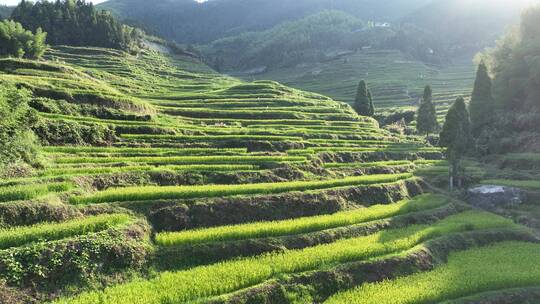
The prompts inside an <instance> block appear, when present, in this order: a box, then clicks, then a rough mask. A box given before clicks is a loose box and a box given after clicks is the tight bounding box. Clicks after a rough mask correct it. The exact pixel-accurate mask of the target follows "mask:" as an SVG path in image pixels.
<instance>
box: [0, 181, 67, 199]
mask: <svg viewBox="0 0 540 304" xmlns="http://www.w3.org/2000/svg"><path fill="white" fill-rule="evenodd" d="M73 187H74V186H73V184H71V183H67V182H63V183H52V184H37V185H35V184H31V185H21V186H10V187H3V188H0V202H8V201H18V200H29V199H34V198H38V197H40V196H44V195H47V194H49V193H51V192H64V191H68V190H70V189H72V188H73Z"/></svg>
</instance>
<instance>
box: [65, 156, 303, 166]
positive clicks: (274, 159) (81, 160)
mask: <svg viewBox="0 0 540 304" xmlns="http://www.w3.org/2000/svg"><path fill="white" fill-rule="evenodd" d="M305 160H306V158H304V157H300V156H177V157H63V158H58V159H56V160H55V162H56V163H58V164H95V163H98V164H107V163H123V162H126V163H129V162H134V163H146V164H155V165H160V164H177V165H182V164H266V163H279V162H301V161H305Z"/></svg>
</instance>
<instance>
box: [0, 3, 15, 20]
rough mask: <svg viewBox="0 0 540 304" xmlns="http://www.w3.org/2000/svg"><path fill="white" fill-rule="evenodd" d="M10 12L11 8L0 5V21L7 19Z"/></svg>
mask: <svg viewBox="0 0 540 304" xmlns="http://www.w3.org/2000/svg"><path fill="white" fill-rule="evenodd" d="M11 11H12V8H11V7H8V6H5V5H0V19H5V18H7V17H9V15H11Z"/></svg>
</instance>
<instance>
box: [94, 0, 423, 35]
mask: <svg viewBox="0 0 540 304" xmlns="http://www.w3.org/2000/svg"><path fill="white" fill-rule="evenodd" d="M429 2H431V0H414V1H411V0H391V1H374V0H297V1H292V2H291V1H288V0H275V1H272V2H269V1H264V0H255V1H253V0H252V1H246V0H213V1H207V2H204V3H197V2H195V1H192V0H182V1H164V0H159V1H152V2H148V1H144V0H109V1H107V2H105V3H102V4H100V5H99V7H101V8H105V9H108V10H111V11H113V12H115V13H117V14H118V15H120V16H121V17H122V18H125V19H128V20H131V21H133V22H135V23H136V24H139V25H142V26H143V27H144V28H146V29H149V30H153V31H155V33H158V34H161V35H163V36H165V37H167V38H169V39H173V40H176V41H177V42H179V43H197V44H202V43H209V42H211V41H214V40H217V39H220V38H224V37H228V36H234V35H238V34H241V33H244V32H251V31H261V30H265V29H268V28H271V27H273V26H275V25H278V24H280V23H282V22H286V21H294V20H297V19H300V18H303V17H306V16H308V15H312V14H316V13H319V12H321V11H324V10H340V11H344V12H346V13H348V14H351V15H353V16H355V17H358V18H360V19H364V20H377V21H391V20H397V19H399V18H401V17H404V16H406V15H407V14H408V13H410V12H413V11H414V10H416V9H418V8H420V7H422V6H423V5H425V4H427V3H429Z"/></svg>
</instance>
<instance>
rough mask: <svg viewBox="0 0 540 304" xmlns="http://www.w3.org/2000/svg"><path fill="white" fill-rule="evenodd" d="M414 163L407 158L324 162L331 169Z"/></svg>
mask: <svg viewBox="0 0 540 304" xmlns="http://www.w3.org/2000/svg"><path fill="white" fill-rule="evenodd" d="M411 164H412V163H411V162H410V161H407V160H396V161H381V162H371V163H326V164H324V167H325V168H329V169H348V168H351V169H353V168H373V167H377V168H378V167H393V166H406V165H411Z"/></svg>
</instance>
